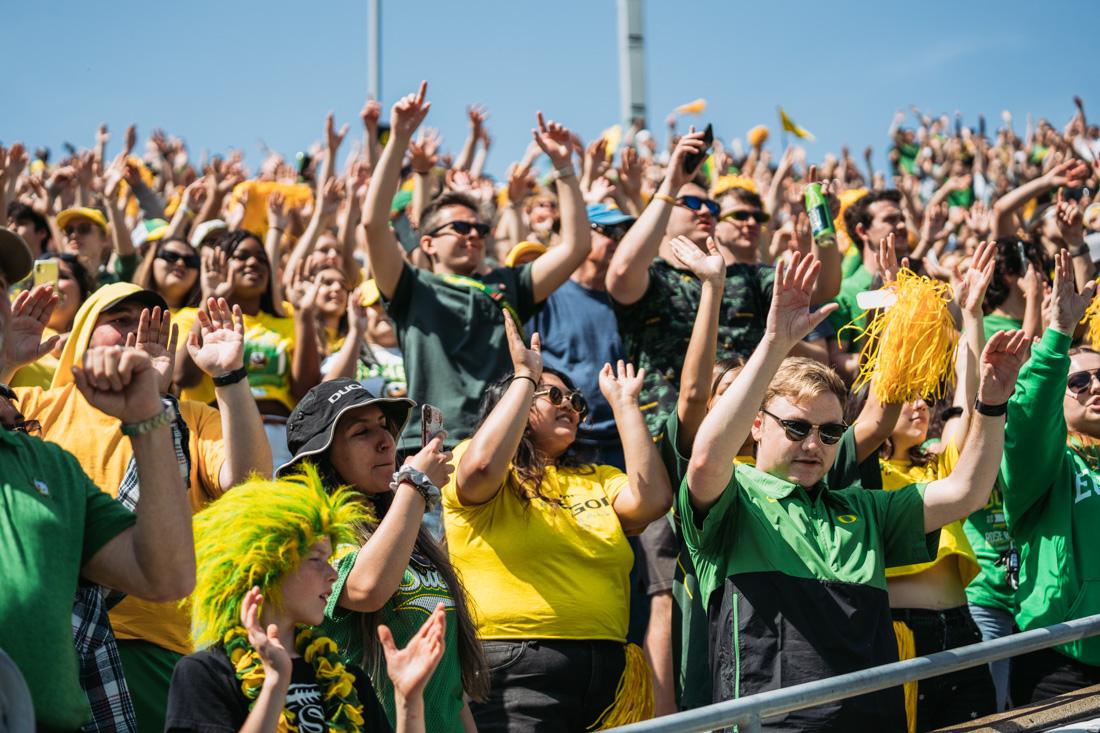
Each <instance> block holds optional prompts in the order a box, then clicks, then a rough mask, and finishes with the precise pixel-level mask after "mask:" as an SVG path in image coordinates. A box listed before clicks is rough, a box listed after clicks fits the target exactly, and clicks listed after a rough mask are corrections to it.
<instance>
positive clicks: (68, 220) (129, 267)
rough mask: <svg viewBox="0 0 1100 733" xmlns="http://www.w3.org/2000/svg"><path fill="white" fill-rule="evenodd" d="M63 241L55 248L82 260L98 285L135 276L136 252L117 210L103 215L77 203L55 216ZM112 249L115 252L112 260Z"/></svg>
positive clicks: (97, 210)
mask: <svg viewBox="0 0 1100 733" xmlns="http://www.w3.org/2000/svg"><path fill="white" fill-rule="evenodd" d="M57 230H58V231H59V232H60V233H61V234H62V240H61V242H60V243H59V244H58V246H57V248H58V249H59V250H60V251H62V252H71V253H73V254H75V255H76V256H78V257H79V258H80V259H81V262H82V263H83V264H84V267H86V268H87V269H88V272H91V273H94V274H95V275H96V280H97V282H98V284H99V285H107V284H110V283H116V282H122V281H127V280H129V279H130V278H132V277H133V276H134V272H135V271H136V270H137V266H138V259H139V257H138V254H137V251H136V250H135V249H134V243H133V240H132V239H131V238H130V232H128V231H127V230H126V226H125V224H124V223H123V221H122V215H121V213H120V212H117V211H116V212H108V216H104V215H103V212H102V211H100V210H99V209H94V208H90V207H83V206H78V207H75V208H71V209H65V210H64V211H62V212H61V213H60V214H58V215H57ZM112 250H113V251H114V253H115V257H114V261H113V262H112V261H111V254H112Z"/></svg>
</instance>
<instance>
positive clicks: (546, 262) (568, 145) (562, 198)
mask: <svg viewBox="0 0 1100 733" xmlns="http://www.w3.org/2000/svg"><path fill="white" fill-rule="evenodd" d="M538 124H539V127H538V129H537V130H533V131H532V133H531V134H532V135H533V136H534V138H535V142H536V143H537V144H538V146H539V148H541V149H542V151H543V152H544V153H546V154H547V156H549V158H550V162H551V163H552V164H553V165H554V170H555V171H557V177H558V182H557V187H558V206H559V207H561V243H560V244H558V245H556V246H554V247H551V248H550V249H549V250H548V251H547V252H546V254H544V255H543V256H542V257H539V258H538V259H537V260H535V262H534V264H533V265H531V283H532V286H533V287H534V296H535V302H536V303H541V302H543V301H544V300H546V299H547V298H548V297H550V294H551V293H552V292H554V291H555V290H557V289H558V288H559V287H561V286H562V284H563V283H564V282H565V281H566V280H568V279H569V276H570V275H572V274H573V271H574V270H576V269H577V267H578V266H580V264H581V263H582V262H584V259H585V258H586V257H588V253H589V251H591V249H592V229H591V227H589V226H588V215H587V213H586V212H585V206H584V195H583V194H582V193H581V187H580V184H578V183H577V174H576V171H575V170H574V169H573V149H572V137H573V135H572V133H570V132H569V130H568V129H566V128H565V127H564V126H562V125H559V124H558V123H556V122H554V121H551V122H550V123H549V124H547V123H546V121H545V120H543V118H542V112H539V113H538Z"/></svg>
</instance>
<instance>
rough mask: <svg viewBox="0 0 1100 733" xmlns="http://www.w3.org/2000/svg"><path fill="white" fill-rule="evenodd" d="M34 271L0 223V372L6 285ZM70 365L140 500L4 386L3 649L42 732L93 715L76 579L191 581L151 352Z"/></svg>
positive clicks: (190, 552) (166, 587) (141, 588)
mask: <svg viewBox="0 0 1100 733" xmlns="http://www.w3.org/2000/svg"><path fill="white" fill-rule="evenodd" d="M30 269H31V256H30V251H29V250H28V249H27V246H26V244H25V243H24V242H23V240H22V238H20V237H19V236H18V235H16V234H15V233H14V232H12V231H10V230H8V229H3V228H0V290H2V292H0V371H2V370H3V361H4V353H5V351H6V347H8V346H11V345H12V344H13V343H15V344H18V342H20V341H22V340H23V334H22V324H20V323H18V321H19V320H20V319H19V317H14V318H13V316H12V313H11V307H10V304H9V300H8V287H9V285H10V284H11V283H13V282H17V281H19V280H22V279H23V278H24V277H26V276H27V274H28V273H29V272H30ZM13 326H14V327H15V332H14V333H13ZM74 367H75V368H74V369H73V370H72V373H73V374H74V379H75V380H76V384H77V389H79V390H80V392H81V394H82V395H83V398H84V399H86V400H88V402H89V403H91V404H92V405H94V406H95V407H97V408H98V409H101V410H103V411H104V412H105V413H107V414H110V415H111V416H112V418H113V419H114V420H115V421H116V424H119V423H121V426H122V430H123V432H125V434H126V436H128V437H126V438H124V439H123V440H125V442H127V443H129V444H130V445H131V446H132V451H133V455H134V459H135V461H136V467H137V475H138V477H139V479H140V481H141V485H142V501H141V508H140V511H137V512H136V513H133V512H130V511H129V510H128V509H126V508H125V507H123V505H122V504H121V503H119V502H117V501H114V500H113V499H111V497H110V496H108V495H107V494H105V493H104V492H103V491H101V490H100V489H99V487H97V486H96V485H95V484H93V483H92V480H91V479H90V478H89V477H88V476H87V475H86V474H85V472H84V470H83V467H82V466H81V464H80V463H79V462H78V461H77V459H76V458H75V457H74V456H73V455H72V454H71V453H68V452H66V451H65V450H63V449H62V448H61V447H59V446H58V445H56V444H54V443H50V442H46V441H44V440H41V439H39V438H37V437H32V436H31V435H30V433H31V432H32V430H31V428H33V425H32V423H31V421H27V420H23V419H22V418H21V416H20V415H19V412H18V409H17V408H16V406H15V405H13V404H12V402H11V400H10V397H11V395H12V392H11V391H10V390H8V389H7V388H6V387H5V388H4V390H3V391H2V394H3V395H5V397H4V398H0V422H2V423H3V425H4V427H3V429H0V537H2V538H4V539H3V540H2V541H0V567H2V568H3V572H0V648H2V649H4V650H5V651H6V652H7V653H8V654H9V655H10V656H11V657H12V659H13V660H14V661H15V663H16V664H17V665H18V666H19V668H20V671H21V672H22V673H23V676H24V678H25V679H26V682H27V685H28V687H29V688H30V691H31V695H32V697H33V699H34V704H35V716H36V718H37V721H36V722H37V726H38V728H39V729H40V730H77V729H79V728H80V727H81V726H82V725H83V724H85V723H86V722H87V721H88V720H89V719H90V717H91V711H90V709H89V705H88V703H89V700H88V697H87V695H86V693H85V690H84V689H82V683H83V682H84V681H83V680H81V679H80V677H79V676H78V668H77V655H76V653H75V652H74V647H73V627H72V614H73V598H74V597H75V595H76V591H77V583H78V581H79V580H81V579H83V580H87V581H90V582H93V583H98V584H100V585H103V586H104V587H107V588H111V589H115V590H119V591H122V592H125V593H129V594H132V595H134V596H137V597H143V598H150V599H157V600H160V601H172V600H175V599H179V598H182V597H184V596H186V595H187V594H188V593H190V592H191V588H192V586H193V585H194V578H195V558H194V546H193V542H192V537H191V516H190V512H189V511H188V505H187V493H186V492H185V491H184V487H183V481H182V479H181V477H180V474H179V472H178V471H166V470H164V467H165V466H171V465H173V464H174V463H175V450H174V447H173V441H172V437H171V434H170V432H169V430H168V425H169V423H170V422H171V413H169V412H166V411H165V408H164V407H163V406H162V404H161V400H160V394H159V391H158V389H157V373H156V370H155V369H154V368H153V365H152V360H151V359H150V358H149V356H148V355H146V354H144V353H142V352H140V351H139V350H137V349H132V348H131V349H125V348H116V349H111V348H104V349H91V350H89V351H88V352H87V354H86V358H85V359H84V360H83V361H82V362H79V364H78V365H74ZM118 694H120V693H119V692H118V691H117V690H116V692H115V695H116V696H117V695H118ZM112 729H117V727H116V728H112Z"/></svg>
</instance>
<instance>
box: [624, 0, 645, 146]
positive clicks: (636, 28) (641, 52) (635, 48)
mask: <svg viewBox="0 0 1100 733" xmlns="http://www.w3.org/2000/svg"><path fill="white" fill-rule="evenodd" d="M618 2H619V116H620V117H621V118H622V122H623V124H624V125H629V124H630V121H631V120H633V119H634V118H635V117H641V118H642V119H645V116H646V104H645V39H644V38H643V36H642V0H618Z"/></svg>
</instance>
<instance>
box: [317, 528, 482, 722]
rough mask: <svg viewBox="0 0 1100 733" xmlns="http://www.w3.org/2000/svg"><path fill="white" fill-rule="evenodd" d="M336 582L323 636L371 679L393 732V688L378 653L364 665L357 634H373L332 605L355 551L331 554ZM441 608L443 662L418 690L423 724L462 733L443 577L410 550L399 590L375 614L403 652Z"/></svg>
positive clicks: (454, 626)
mask: <svg viewBox="0 0 1100 733" xmlns="http://www.w3.org/2000/svg"><path fill="white" fill-rule="evenodd" d="M336 556H337V558H338V559H337V563H336V570H337V573H338V576H339V577H338V578H337V579H336V583H335V584H334V585H333V586H332V595H330V596H329V600H328V606H327V607H326V608H325V621H324V623H323V624H322V625H321V628H322V629H323V631H324V633H325V634H326V635H327V636H330V637H331V638H332V640H333V641H335V642H336V646H337V647H338V648H339V650H340V654H341V656H342V657H343V658H344V661H345V662H347V663H349V664H355V665H361V666H362V667H363V669H364V670H366V672H367V674H368V675H369V676H370V678H371V683H372V684H373V685H374V689H375V691H376V692H377V693H378V699H379V700H381V702H382V706H383V707H384V708H385V709H386V715H387V716H389V719H390V725H392V726H394V727H395V728H396V726H397V723H396V709H395V707H394V695H393V683H392V682H390V678H389V675H387V674H386V661H385V658H384V657H382V654H381V650H379V653H378V654H379V659H378V662H377V664H374V663H372V660H369V659H364V658H363V654H364V645H363V634H364V633H373V631H368V630H365V629H364V628H363V618H364V616H363V614H361V613H357V612H355V611H349V610H347V609H344V608H341V607H340V606H338V605H337V603H338V601H339V600H340V594H341V593H342V592H343V590H344V585H345V584H346V583H347V580H348V575H349V574H350V573H351V570H352V568H353V567H355V560H356V558H357V557H359V549H358V548H356V547H347V546H345V547H340V548H338V549H337V551H336ZM439 603H442V604H443V606H444V609H445V610H446V614H447V631H446V639H445V641H446V648H445V650H444V652H443V659H442V660H440V662H439V666H438V667H437V668H436V670H435V672H434V673H433V674H432V678H431V679H430V680H428V684H427V686H426V687H425V688H424V715H425V718H426V719H425V724H426V727H427V729H428V730H430V731H449V732H450V733H462V719H461V714H462V708H463V706H464V705H465V702H464V701H463V698H462V693H463V690H462V669H461V666H460V663H459V658H458V619H457V617H456V615H455V602H454V597H453V596H452V595H451V591H450V589H449V588H448V587H447V584H446V582H445V581H444V580H443V577H442V576H441V575H440V574H439V571H438V570H436V568H435V566H434V565H433V564H432V563H431V561H430V560H428V558H426V557H425V556H424V555H422V554H421V553H419V552H418V551H416V550H413V554H412V557H411V558H410V559H409V564H408V566H407V567H406V568H405V574H404V576H403V577H402V578H401V585H400V586H398V588H397V592H396V593H394V594H393V597H391V598H390V599H389V600H388V601H386V604H385V605H384V606H382V608H381V610H379V612H378V614H379V618H378V623H380V624H385V625H386V626H388V627H389V629H390V631H391V632H393V640H394V643H395V644H397V648H398V649H403V648H404V647H405V645H406V644H408V643H409V640H410V639H412V638H413V636H415V635H416V632H417V631H419V630H420V627H421V626H422V625H423V624H424V622H425V621H427V620H428V616H430V615H431V613H432V611H434V610H435V607H436V605H437V604H439Z"/></svg>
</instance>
